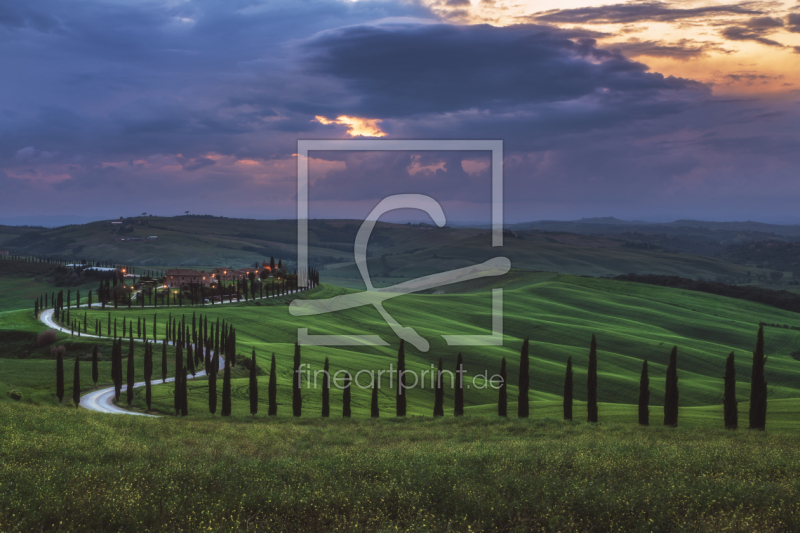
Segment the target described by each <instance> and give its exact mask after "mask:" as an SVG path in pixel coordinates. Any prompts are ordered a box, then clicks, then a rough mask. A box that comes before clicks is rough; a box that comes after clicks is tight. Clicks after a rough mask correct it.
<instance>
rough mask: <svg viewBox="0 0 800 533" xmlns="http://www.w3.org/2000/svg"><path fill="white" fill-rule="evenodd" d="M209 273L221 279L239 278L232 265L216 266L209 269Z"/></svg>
mask: <svg viewBox="0 0 800 533" xmlns="http://www.w3.org/2000/svg"><path fill="white" fill-rule="evenodd" d="M211 274H212V275H213V276H214V277H215V278H217V279H220V280H222V281H230V280H233V279H239V275H238V274H236V271H235V270H234V268H233V267H227V268H226V267H217V268H215V269H214V270H212V271H211Z"/></svg>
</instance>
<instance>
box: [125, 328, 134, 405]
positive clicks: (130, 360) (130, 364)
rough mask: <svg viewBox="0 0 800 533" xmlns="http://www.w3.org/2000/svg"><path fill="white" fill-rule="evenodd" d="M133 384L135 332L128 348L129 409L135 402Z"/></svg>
mask: <svg viewBox="0 0 800 533" xmlns="http://www.w3.org/2000/svg"><path fill="white" fill-rule="evenodd" d="M133 383H134V376H133V331H131V340H130V346H129V347H128V389H127V391H126V392H127V399H128V406H129V407H130V405H131V402H132V401H133Z"/></svg>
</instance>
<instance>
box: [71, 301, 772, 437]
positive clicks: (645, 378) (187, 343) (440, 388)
mask: <svg viewBox="0 0 800 533" xmlns="http://www.w3.org/2000/svg"><path fill="white" fill-rule="evenodd" d="M195 318H196V317H195V316H193V317H192V334H191V337H190V333H189V331H190V330H189V327H188V325H186V324H185V317H184V319H183V321H182V322H181V323H177V322H176V321H174V320H173V321H172V324H171V328H172V336H173V337H174V342H175V344H176V357H175V376H176V378H175V380H176V381H175V400H174V402H175V403H174V407H175V412H176V414H181V415H183V416H185V415H186V414H187V412H188V402H187V387H186V381H187V379H188V374H189V373H191V374H192V375H195V364H197V365H200V364H202V365H203V366H204V367H205V368H206V371H207V372H208V378H209V387H208V389H209V411H210V412H211V413H212V414H215V413H216V406H217V391H216V381H217V374H218V371H219V355H220V350H222V351H223V352H224V354H225V361H224V367H223V386H222V409H221V415H222V416H229V415H230V414H231V409H232V404H231V402H232V400H231V382H230V380H231V367H232V366H233V365H234V364H235V354H236V331H235V329H234V328H232V327H230V326H229V325H227V324H226V323H225V321H223V322H222V324H220V322H219V320H217V323H216V327H215V326H214V324H212V327H211V335H210V336H209V335H208V334H207V333H206V332H207V331H208V323H207V318H206V320H205V322H204V320H203V317H202V316H201V317H200V324H201V328H200V330H199V334H198V330H197V326H196V321H195ZM176 330H177V334H175V331H176ZM127 331H129V347H128V357H127V387H126V393H127V394H126V400H127V403H128V405H130V404H131V402H132V400H133V385H134V341H133V328H132V323H131V328H130V329H129V330H127ZM168 337H169V335H168ZM198 340H199V341H200V342H199V343H198V342H197V341H198ZM193 341H194V342H193ZM122 342H123V341H122V338H120V339H116V338H115V339H114V342H113V344H112V356H111V362H112V366H111V377H112V380H113V382H114V387H115V400H116V401H119V398H120V395H121V388H122ZM204 345H205V346H204ZM193 346H195V347H196V350H194V349H193ZM184 347H185V348H186V349H187V358H186V364H184V357H183V355H184V354H183V350H184ZM677 353H678V349H677V346H675V347H673V348H672V351H671V353H670V357H669V364H668V367H667V373H666V386H665V394H664V425H666V426H673V427H674V426H677V424H678V403H679V402H678V398H679V394H678V373H677ZM212 354H213V355H212ZM734 357H735V356H734V353H733V352H731V354H730V355H729V356H728V358H727V360H726V365H725V374H724V381H725V389H724V394H723V405H724V419H725V427H726V428H729V429H736V428H737V427H738V403H737V401H736V383H735V381H736V370H735V364H734V363H735V358H734ZM152 358H153V345H152V343H151V342H145V355H144V369H145V385H146V402H147V407H148V409H150V407H151V393H150V386H151V376H152V371H153V360H152ZM766 359H767V358H766V356H765V353H764V329H763V326H761V327H759V330H758V337H757V341H756V349H755V351H754V352H753V364H752V370H751V391H750V412H749V425H750V427H751V428H754V429H764V428H765V427H766V405H767V399H766V396H767V383H766V379H765V374H764V367H765V363H766ZM438 363H439V364H438V371H437V379H436V384H435V391H434V408H433V415H434V416H443V415H444V384H443V377H442V376H443V366H442V359H441V358H439V361H438ZM97 364H98V363H97V347H96V346H95V347H94V349H93V351H92V379H93V381H94V382H95V384H96V383H97V378H98V370H97ZM463 368H464V367H463V357H462V355H461V353H459V354H458V358H457V362H456V371H457V372H456V375H457V376H458V378H457V385H456V389H455V395H454V404H455V405H454V415H455V416H461V415H463V414H464V389H463ZM300 369H301V354H300V346H299V345H298V344H296V345H295V352H294V359H293V374H292V375H293V376H297V379H294V378H293V379H292V412H293V415H294V416H296V417H299V416H301V415H302V400H303V398H302V390H301V389H302V382H301V379H300ZM323 370H324V376H325V378H324V379H323V387H322V416H323V417H328V416H330V374H329V361H328V359H327V358H326V359H325V363H324V368H323ZM397 370H398V386H397V389H396V393H395V394H396V413H395V414H396V416H398V417H403V416H406V411H407V402H406V396H405V391H406V389H405V385H406V381H405V370H406V366H405V343H404V342H403V341H402V340H401V342H400V347H399V350H398V354H397ZM587 370H588V372H587V420H588V421H589V422H597V421H598V406H597V339H596V337H595V336H594V335H592V339H591V343H590V348H589V362H588V369H587ZM249 371H250V374H249V384H250V386H249V394H250V412H251V414H253V415H255V414H256V413H257V412H258V381H257V377H256V376H257V372H258V368H257V364H256V354H255V350H253V354H252V358H251V360H250V361H249ZM166 375H167V351H166V343H162V382H163V381H166ZM518 375H519V381H518V392H519V395H518V401H517V416H518V417H519V418H527V417H529V416H530V405H529V400H528V391H529V382H530V357H529V339H527V338H526V339H525V340H524V341H523V343H522V348H521V350H520V366H519V373H518ZM500 378H501V383H500V387H499V390H498V407H497V413H498V415H499V416H502V417H505V416H507V414H508V405H507V403H508V393H507V376H506V360H505V358H503V359H502V361H501V368H500ZM276 379H277V378H276V361H275V354H272V361H271V367H270V378H269V392H268V402H269V415H271V416H272V415H276V414H277V401H276V398H277V381H276ZM350 383H351V376H350V374H349V373H346V374H345V379H344V384H345V387H344V392H343V398H342V400H343V407H342V414H343V416H346V417H347V416H350V413H351V407H350V388H349V385H350ZM73 385H74V386H73V396H76V395H77V399H75V398H74V401H75V404H76V405H77V404H78V403H79V401H80V398H79V394H80V371H79V359H78V358H77V357H76V359H75V370H74V383H73ZM649 385H650V379H649V374H648V363H647V361H646V360H645V361H644V362H643V364H642V371H641V376H640V381H639V405H638V421H639V424H641V425H643V426H646V425H649V423H650V413H649V402H650V390H649ZM56 389H57V396H58V398H59V402H62V401H63V395H64V382H63V356H62V352H61V351H58V353H57V387H56ZM76 391H77V392H76ZM573 393H574V384H573V367H572V358H571V357H570V358H568V359H567V366H566V375H565V379H564V396H563V398H564V400H563V413H564V419H565V420H572V419H573ZM371 415H372V416H373V417H378V416H380V415H379V410H378V387H377V383H375V384H373V391H372V402H371Z"/></svg>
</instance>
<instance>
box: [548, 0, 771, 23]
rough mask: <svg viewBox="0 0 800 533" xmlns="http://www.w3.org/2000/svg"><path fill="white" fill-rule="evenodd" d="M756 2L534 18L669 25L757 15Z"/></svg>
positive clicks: (614, 8) (655, 5) (649, 5)
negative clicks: (726, 16)
mask: <svg viewBox="0 0 800 533" xmlns="http://www.w3.org/2000/svg"><path fill="white" fill-rule="evenodd" d="M758 5H759V4H757V3H756V2H743V3H740V4H733V5H719V6H703V7H695V8H690V9H679V8H675V7H672V4H670V3H667V2H647V1H645V2H631V3H627V4H612V5H608V6H597V7H580V8H575V9H555V10H551V11H545V12H542V13H539V14H537V15H535V18H536V20H538V21H540V22H553V23H572V24H630V23H633V22H671V21H674V20H680V19H690V18H705V17H712V16H720V15H758V14H762V13H763V11H762V10H761V9H759V7H758Z"/></svg>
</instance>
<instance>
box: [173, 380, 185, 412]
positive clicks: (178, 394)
mask: <svg viewBox="0 0 800 533" xmlns="http://www.w3.org/2000/svg"><path fill="white" fill-rule="evenodd" d="M181 372H182V369H181V370H177V371H176V372H175V381H174V383H175V391H174V397H173V406H174V408H175V416H180V414H181V403H182V402H183V392H182V391H181V387H182V386H183V376H182V375H181Z"/></svg>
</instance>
